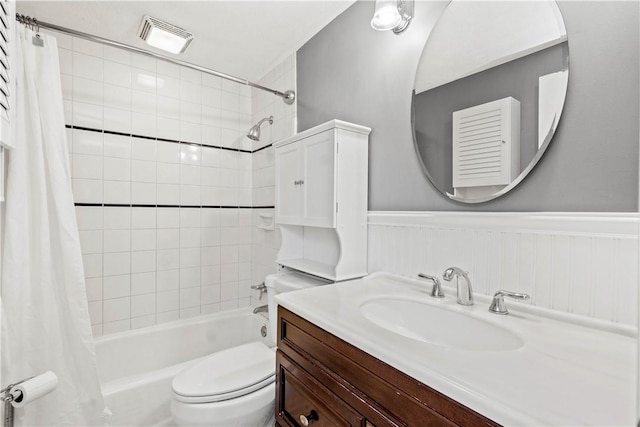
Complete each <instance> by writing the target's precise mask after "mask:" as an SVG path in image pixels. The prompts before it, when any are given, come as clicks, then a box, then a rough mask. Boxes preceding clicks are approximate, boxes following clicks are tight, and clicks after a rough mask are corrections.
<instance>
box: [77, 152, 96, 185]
mask: <svg viewBox="0 0 640 427" xmlns="http://www.w3.org/2000/svg"><path fill="white" fill-rule="evenodd" d="M72 157H73V163H72V164H73V168H72V173H71V175H72V176H73V177H74V178H84V179H102V156H88V155H85V154H74V155H73V156H72Z"/></svg>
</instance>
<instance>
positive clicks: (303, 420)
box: [300, 410, 318, 427]
mask: <svg viewBox="0 0 640 427" xmlns="http://www.w3.org/2000/svg"><path fill="white" fill-rule="evenodd" d="M317 419H318V413H317V412H316V411H313V410H312V411H311V412H309V415H300V424H302V425H303V426H304V427H307V426H308V425H309V424H311V423H312V422H313V421H315V420H317Z"/></svg>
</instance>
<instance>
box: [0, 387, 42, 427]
mask: <svg viewBox="0 0 640 427" xmlns="http://www.w3.org/2000/svg"><path fill="white" fill-rule="evenodd" d="M32 378H35V377H29V378H25V379H23V380H22V381H18V382H17V383H13V384H9V385H8V386H6V387H5V388H3V389H2V390H0V400H2V401H3V402H4V417H3V422H2V426H3V427H13V405H12V404H11V403H12V402H14V401H17V400H19V399H21V398H22V392H21V391H20V390H13V392H12V389H13V388H14V387H15V386H17V385H19V384H22V383H23V382H25V381H29V380H30V379H32Z"/></svg>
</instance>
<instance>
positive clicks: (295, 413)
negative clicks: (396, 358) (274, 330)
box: [276, 307, 499, 427]
mask: <svg viewBox="0 0 640 427" xmlns="http://www.w3.org/2000/svg"><path fill="white" fill-rule="evenodd" d="M301 416H302V417H301ZM276 425H279V426H282V427H284V426H294V427H297V426H307V425H308V426H313V427H315V426H361V427H382V426H418V427H423V426H456V425H459V426H474V427H475V426H498V425H499V424H497V423H495V422H493V421H491V420H489V419H488V418H486V417H484V416H482V415H480V414H478V413H477V412H475V411H473V410H471V409H469V408H467V407H466V406H464V405H462V404H460V403H458V402H456V401H455V400H453V399H451V398H449V397H447V396H445V395H443V394H442V393H439V392H437V391H435V390H433V389H432V388H430V387H428V386H427V385H425V384H423V383H421V382H419V381H417V380H415V379H414V378H412V377H410V376H408V375H406V374H404V373H402V372H400V371H398V370H396V369H395V368H393V367H391V366H389V365H387V364H386V363H384V362H382V361H380V360H378V359H376V358H375V357H373V356H371V355H369V354H368V353H365V352H364V351H362V350H359V349H357V348H356V347H354V346H352V345H351V344H348V343H347V342H345V341H343V340H341V339H340V338H337V337H336V336H334V335H332V334H330V333H328V332H327V331H325V330H323V329H321V328H319V327H317V326H315V325H313V324H312V323H310V322H308V321H306V320H304V319H303V318H301V317H299V316H297V315H296V314H294V313H292V312H290V311H288V310H287V309H285V308H283V307H279V308H278V352H277V355H276Z"/></svg>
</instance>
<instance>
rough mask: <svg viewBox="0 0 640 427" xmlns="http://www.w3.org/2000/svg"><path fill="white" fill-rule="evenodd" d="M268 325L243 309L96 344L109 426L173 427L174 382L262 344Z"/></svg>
mask: <svg viewBox="0 0 640 427" xmlns="http://www.w3.org/2000/svg"><path fill="white" fill-rule="evenodd" d="M266 324H267V320H266V319H265V318H264V317H263V316H262V315H259V314H257V315H256V314H253V313H252V312H251V310H250V309H249V308H242V309H238V310H233V311H225V312H221V313H216V314H211V315H207V316H200V317H196V318H192V319H185V320H179V321H176V322H171V323H165V324H161V325H156V326H152V327H149V328H144V329H138V330H133V331H127V332H123V333H119V334H113V335H107V336H105V337H100V338H97V339H96V340H95V344H96V354H97V360H98V376H99V378H100V384H101V385H102V392H103V394H104V397H105V401H106V404H107V406H108V407H109V409H110V410H111V412H112V413H113V418H112V421H111V425H113V426H125V425H126V426H162V425H173V424H172V422H171V412H170V409H169V403H170V401H171V380H172V378H173V376H174V375H175V374H176V373H178V372H180V371H181V370H182V369H184V368H185V367H186V366H188V365H189V364H191V363H193V362H194V361H197V360H198V359H200V358H202V357H206V356H207V355H209V354H211V353H214V352H216V351H220V350H223V349H225V348H229V347H234V346H237V345H240V344H245V343H248V342H252V341H264V338H262V336H261V334H260V329H261V328H262V326H265V325H266ZM264 342H265V343H267V341H264Z"/></svg>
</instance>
